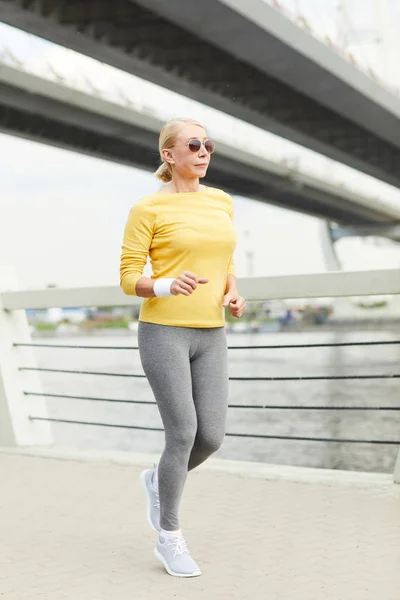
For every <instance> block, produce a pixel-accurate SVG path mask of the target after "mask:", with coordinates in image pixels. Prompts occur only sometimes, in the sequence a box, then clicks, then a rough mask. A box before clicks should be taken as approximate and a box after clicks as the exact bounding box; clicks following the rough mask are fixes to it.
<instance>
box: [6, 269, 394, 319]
mask: <svg viewBox="0 0 400 600" xmlns="http://www.w3.org/2000/svg"><path fill="white" fill-rule="evenodd" d="M238 286H239V289H240V293H241V295H242V296H244V297H245V298H246V299H247V300H248V301H252V300H281V299H296V298H302V299H303V298H331V297H332V298H333V297H335V298H336V297H346V296H347V297H348V296H376V295H392V294H400V271H399V269H381V270H375V271H334V272H332V271H331V272H327V273H326V272H325V273H311V274H306V275H274V276H270V277H247V278H239V280H238ZM141 302H142V298H138V297H137V296H128V295H126V294H124V293H123V291H122V290H121V288H120V287H119V286H103V287H83V288H64V289H63V288H49V289H44V290H43V289H40V290H22V291H7V292H2V293H1V303H2V305H3V308H4V309H5V310H18V309H28V308H30V309H34V308H36V309H42V308H53V307H70V308H84V307H91V306H135V305H138V304H140V303H141Z"/></svg>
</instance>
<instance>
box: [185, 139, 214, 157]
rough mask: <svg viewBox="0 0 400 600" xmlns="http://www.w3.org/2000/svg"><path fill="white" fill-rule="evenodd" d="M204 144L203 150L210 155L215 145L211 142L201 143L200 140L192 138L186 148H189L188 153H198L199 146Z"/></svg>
mask: <svg viewBox="0 0 400 600" xmlns="http://www.w3.org/2000/svg"><path fill="white" fill-rule="evenodd" d="M202 144H204V148H205V149H206V150H207V152H208V153H209V154H212V153H213V152H214V150H215V143H214V142H212V141H211V140H206V141H205V142H202V141H201V140H197V139H196V138H194V139H193V140H190V141H189V142H187V144H186V146H187V147H188V148H189V150H190V152H198V151H199V150H200V148H201V145H202Z"/></svg>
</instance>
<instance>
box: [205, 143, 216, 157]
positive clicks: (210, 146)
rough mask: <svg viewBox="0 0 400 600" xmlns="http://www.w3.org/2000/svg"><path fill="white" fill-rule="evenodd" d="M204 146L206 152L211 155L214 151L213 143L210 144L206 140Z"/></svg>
mask: <svg viewBox="0 0 400 600" xmlns="http://www.w3.org/2000/svg"><path fill="white" fill-rule="evenodd" d="M204 145H205V147H206V150H207V152H209V153H210V154H212V153H213V152H214V150H215V144H214V142H212V141H211V140H207V141H206V143H205V144H204Z"/></svg>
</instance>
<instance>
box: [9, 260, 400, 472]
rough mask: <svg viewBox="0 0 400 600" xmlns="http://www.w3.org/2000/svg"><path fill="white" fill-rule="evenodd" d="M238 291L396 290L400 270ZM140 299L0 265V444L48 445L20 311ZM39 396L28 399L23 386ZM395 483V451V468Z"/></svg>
mask: <svg viewBox="0 0 400 600" xmlns="http://www.w3.org/2000/svg"><path fill="white" fill-rule="evenodd" d="M238 286H239V290H240V292H241V294H242V295H243V296H244V297H246V299H248V300H249V301H251V300H253V301H256V300H266V301H267V300H276V299H293V298H297V299H300V298H301V299H309V298H331V297H332V298H333V297H354V296H371V295H380V296H381V295H385V296H390V295H398V294H400V270H399V269H387V270H381V271H354V272H329V273H315V274H307V275H282V276H273V277H255V278H247V279H239V281H238ZM141 301H142V299H141V298H137V297H135V296H126V295H125V294H124V293H123V292H122V290H121V289H120V287H119V286H103V287H84V288H68V289H67V288H66V289H58V288H51V289H42V290H29V291H28V290H18V289H17V281H16V277H15V273H14V271H13V269H10V268H9V269H0V446H1V445H3V446H6V445H10V446H13V445H47V444H51V443H52V438H51V431H50V429H49V423H48V422H46V421H45V420H44V421H40V420H38V421H34V422H32V421H31V420H29V418H28V415H29V411H32V410H34V412H35V414H36V415H38V416H39V417H43V418H44V419H45V418H46V416H47V415H46V405H45V401H44V399H43V398H41V397H40V390H41V382H40V379H39V377H38V373H37V372H35V370H28V371H25V372H23V373H22V372H21V371H20V370H19V365H20V364H21V363H25V364H30V365H32V367H34V366H35V358H34V355H33V351H32V348H31V347H29V346H18V347H15V345H14V344H15V343H16V342H18V343H20V344H29V343H31V336H30V331H29V326H28V321H27V317H26V313H25V309H46V308H53V307H90V306H100V307H101V306H133V305H137V304H140V303H141ZM25 386H28V387H30V388H32V389H35V390H36V391H37V392H38V395H37V396H35V397H34V398H33V399H32V398H30V399H29V401H28V400H27V398H26V397H24V393H23V389H24V388H25ZM394 480H395V481H396V482H397V483H400V452H399V455H398V458H397V463H396V467H395V472H394Z"/></svg>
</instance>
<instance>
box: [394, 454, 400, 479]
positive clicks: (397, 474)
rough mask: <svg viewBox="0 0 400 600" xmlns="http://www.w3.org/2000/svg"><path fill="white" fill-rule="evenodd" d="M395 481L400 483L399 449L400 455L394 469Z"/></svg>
mask: <svg viewBox="0 0 400 600" xmlns="http://www.w3.org/2000/svg"><path fill="white" fill-rule="evenodd" d="M393 481H394V482H395V483H400V448H399V453H398V455H397V460H396V464H395V467H394V473H393Z"/></svg>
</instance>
